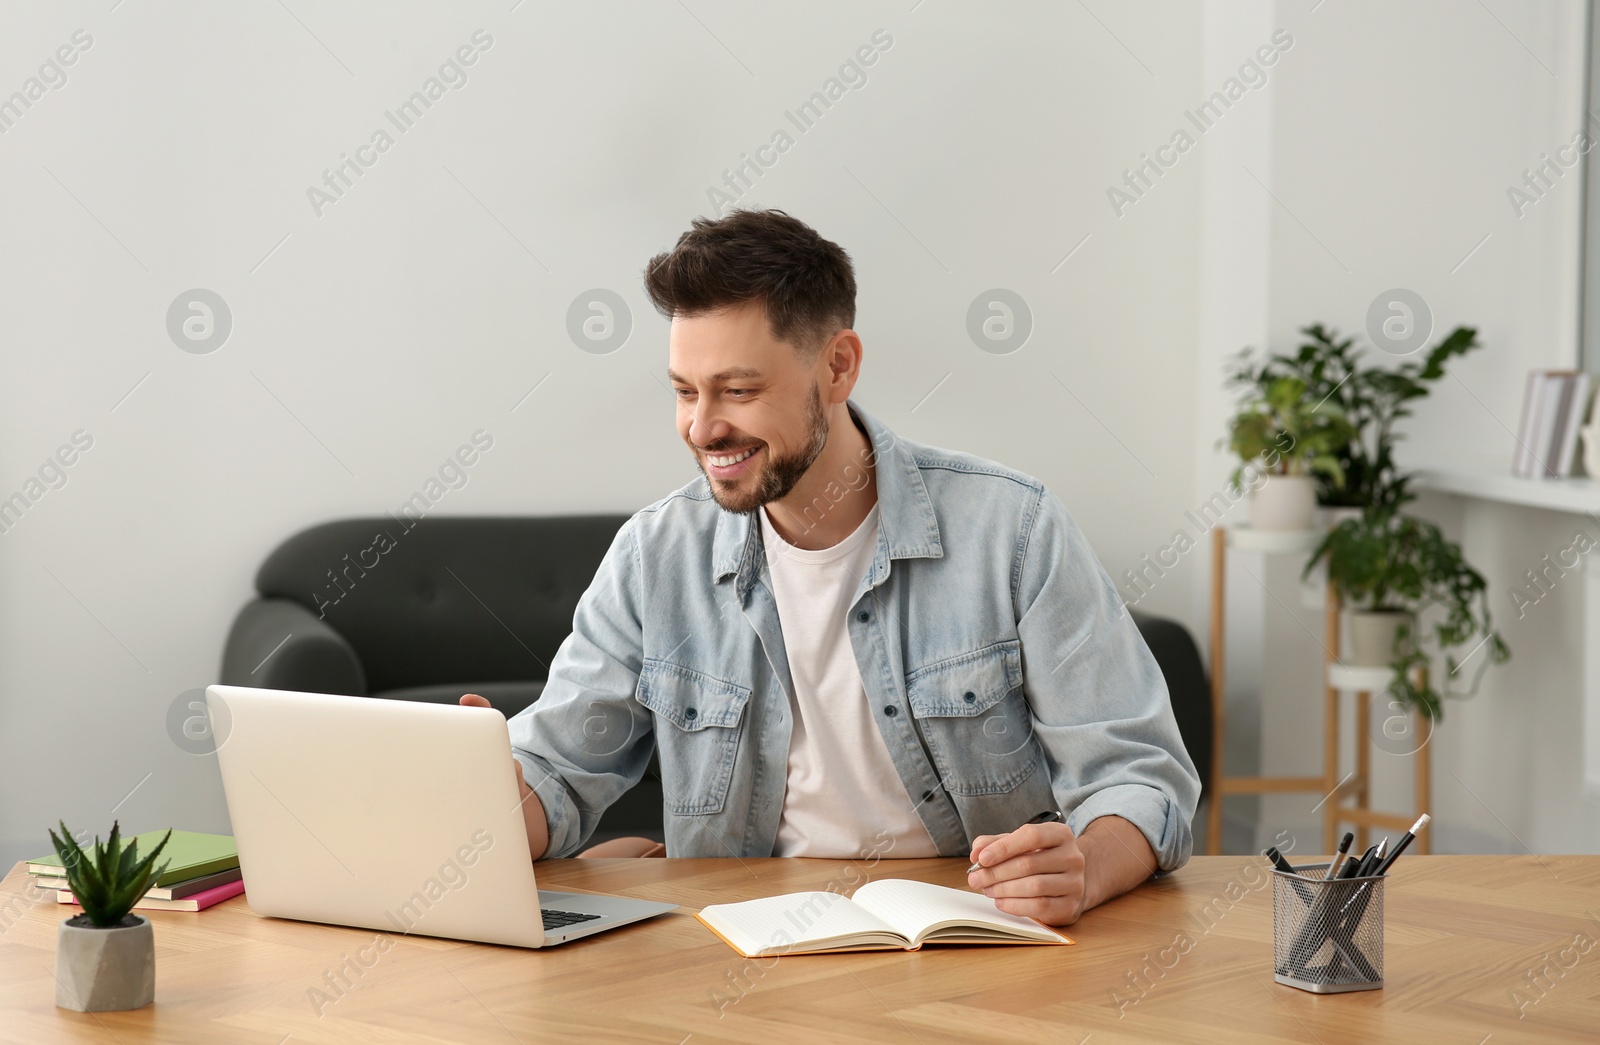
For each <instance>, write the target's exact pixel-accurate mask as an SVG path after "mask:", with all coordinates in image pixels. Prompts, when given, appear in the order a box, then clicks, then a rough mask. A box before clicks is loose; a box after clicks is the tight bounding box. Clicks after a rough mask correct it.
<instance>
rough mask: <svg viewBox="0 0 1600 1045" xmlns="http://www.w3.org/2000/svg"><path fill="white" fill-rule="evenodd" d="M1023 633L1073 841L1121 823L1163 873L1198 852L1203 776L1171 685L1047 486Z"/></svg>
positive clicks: (1030, 690) (1028, 539) (1031, 695)
mask: <svg viewBox="0 0 1600 1045" xmlns="http://www.w3.org/2000/svg"><path fill="white" fill-rule="evenodd" d="M1020 547H1021V549H1022V550H1021V564H1020V569H1019V570H1018V572H1017V577H1018V582H1017V594H1016V608H1017V631H1018V634H1019V636H1020V638H1021V641H1022V657H1023V674H1024V686H1025V689H1026V693H1027V696H1028V701H1029V704H1030V706H1031V709H1032V712H1033V716H1034V726H1035V732H1036V735H1037V737H1038V739H1039V741H1040V743H1041V744H1042V746H1043V748H1044V752H1045V756H1046V758H1047V759H1048V762H1049V766H1050V780H1051V788H1052V790H1053V792H1054V794H1055V797H1056V800H1057V801H1058V802H1059V803H1060V804H1061V810H1062V812H1064V813H1066V814H1067V824H1068V826H1070V827H1071V828H1072V830H1073V832H1074V834H1078V835H1081V834H1082V833H1083V831H1084V829H1085V828H1087V827H1088V826H1089V824H1090V823H1092V822H1093V821H1094V820H1096V819H1098V818H1099V817H1102V816H1120V817H1122V818H1123V819H1125V820H1127V821H1128V822H1130V823H1132V824H1133V825H1134V826H1135V827H1137V828H1138V829H1139V831H1140V832H1141V833H1142V834H1143V835H1144V837H1145V839H1146V841H1148V842H1149V843H1150V848H1151V849H1152V850H1153V851H1154V852H1155V855H1156V860H1157V861H1158V864H1159V867H1160V869H1161V870H1163V871H1170V870H1173V869H1175V868H1177V867H1181V866H1182V865H1183V864H1184V863H1185V862H1186V861H1187V860H1188V859H1189V855H1190V852H1191V851H1192V849H1193V845H1194V840H1193V835H1192V833H1191V828H1190V822H1191V820H1192V819H1193V818H1194V812H1195V807H1196V805H1197V804H1198V803H1199V800H1200V777H1199V774H1198V773H1197V772H1196V771H1195V767H1194V762H1193V760H1192V759H1190V757H1189V753H1188V751H1187V750H1186V749H1185V748H1184V745H1183V739H1182V737H1181V736H1180V735H1179V733H1178V723H1177V720H1176V719H1175V718H1174V717H1173V714H1172V704H1171V700H1170V698H1169V697H1168V694H1167V684H1166V680H1165V679H1164V678H1163V677H1162V674H1161V669H1160V667H1159V666H1158V665H1157V664H1156V660H1155V657H1154V656H1153V655H1152V654H1151V652H1150V649H1149V647H1148V646H1146V645H1145V642H1144V638H1143V636H1141V635H1140V634H1139V629H1138V627H1137V626H1136V625H1135V624H1134V621H1133V618H1132V617H1131V616H1130V615H1129V614H1128V612H1127V610H1126V608H1125V607H1124V606H1123V603H1122V600H1121V599H1120V598H1119V597H1118V595H1117V591H1116V587H1115V586H1114V585H1113V584H1112V582H1111V578H1110V577H1109V576H1108V575H1107V574H1106V571H1105V569H1104V567H1102V566H1101V565H1100V561H1099V559H1097V558H1096V557H1095V554H1094V551H1093V549H1092V548H1090V547H1089V542H1088V540H1087V539H1086V538H1085V537H1084V535H1083V532H1082V531H1081V530H1080V529H1079V528H1078V525H1077V523H1076V522H1074V521H1073V519H1072V516H1071V515H1070V513H1068V511H1067V509H1066V506H1065V505H1063V504H1062V503H1061V501H1060V499H1059V498H1057V497H1056V496H1055V495H1054V494H1052V493H1050V492H1049V491H1048V490H1047V489H1043V488H1041V490H1040V493H1039V500H1038V502H1037V504H1036V505H1035V511H1034V513H1033V517H1032V519H1031V521H1030V523H1029V525H1028V528H1027V532H1026V533H1025V535H1024V536H1023V538H1022V543H1021V545H1020Z"/></svg>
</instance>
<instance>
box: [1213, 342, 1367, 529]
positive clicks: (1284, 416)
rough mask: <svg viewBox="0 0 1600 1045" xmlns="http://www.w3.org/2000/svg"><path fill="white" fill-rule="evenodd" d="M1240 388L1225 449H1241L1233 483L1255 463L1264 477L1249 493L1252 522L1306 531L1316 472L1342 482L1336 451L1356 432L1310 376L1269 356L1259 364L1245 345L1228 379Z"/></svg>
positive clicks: (1261, 526) (1314, 496)
mask: <svg viewBox="0 0 1600 1045" xmlns="http://www.w3.org/2000/svg"><path fill="white" fill-rule="evenodd" d="M1229 384H1231V385H1234V386H1237V387H1240V388H1242V389H1243V394H1242V395H1241V397H1240V400H1239V404H1238V410H1237V412H1236V413H1235V414H1234V416H1233V420H1232V421H1230V422H1229V425H1228V448H1229V449H1230V450H1232V451H1233V452H1234V453H1235V454H1237V455H1238V456H1239V460H1240V465H1239V467H1237V468H1235V469H1234V472H1233V482H1234V485H1235V486H1238V484H1239V482H1240V479H1241V477H1243V475H1244V473H1245V471H1246V470H1247V469H1249V470H1258V471H1261V472H1263V473H1264V474H1265V477H1266V481H1265V482H1264V483H1263V484H1261V485H1259V486H1258V487H1256V489H1255V490H1254V492H1253V494H1252V495H1251V499H1250V527H1251V528H1252V529H1256V530H1308V529H1310V528H1311V519H1312V516H1313V514H1314V513H1315V511H1316V506H1317V493H1316V491H1317V482H1318V480H1319V478H1320V479H1321V480H1323V481H1325V482H1328V483H1332V484H1333V485H1335V486H1339V485H1342V484H1343V483H1344V468H1343V465H1341V464H1340V461H1339V458H1338V453H1339V451H1340V450H1341V449H1342V448H1343V447H1345V446H1346V445H1348V444H1349V443H1350V442H1351V440H1352V439H1353V438H1354V437H1355V430H1354V429H1353V428H1352V427H1351V426H1350V422H1349V421H1348V420H1346V419H1345V417H1344V414H1343V412H1342V411H1341V409H1340V408H1339V406H1338V404H1336V403H1333V402H1331V401H1330V400H1328V399H1327V397H1323V398H1322V399H1320V400H1319V399H1317V398H1313V397H1312V396H1311V395H1310V394H1309V392H1308V389H1307V385H1306V382H1305V381H1304V380H1303V379H1302V378H1300V377H1298V376H1295V375H1292V374H1285V373H1281V372H1279V370H1278V368H1277V367H1275V365H1274V364H1273V363H1272V361H1271V360H1270V359H1269V360H1268V361H1267V362H1266V363H1264V364H1263V365H1262V366H1260V367H1257V366H1255V365H1254V364H1253V363H1252V362H1251V359H1250V352H1249V350H1248V349H1246V350H1245V352H1243V353H1242V354H1241V355H1240V357H1239V362H1238V365H1237V367H1236V369H1235V370H1234V372H1233V374H1232V375H1231V376H1230V378H1229Z"/></svg>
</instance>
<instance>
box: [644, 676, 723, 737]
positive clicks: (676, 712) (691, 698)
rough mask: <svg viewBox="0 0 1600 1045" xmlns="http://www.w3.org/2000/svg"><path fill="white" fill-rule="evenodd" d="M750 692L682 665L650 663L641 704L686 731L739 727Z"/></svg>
mask: <svg viewBox="0 0 1600 1045" xmlns="http://www.w3.org/2000/svg"><path fill="white" fill-rule="evenodd" d="M749 702H750V690H749V688H748V687H745V686H735V685H734V684H733V683H731V682H723V681H722V680H721V679H718V678H712V677H711V676H710V675H707V674H704V673H703V672H699V671H695V670H694V669H693V668H686V667H683V666H681V665H678V664H670V663H667V662H665V661H654V662H650V661H647V662H646V663H645V667H644V671H643V672H642V673H641V674H640V676H639V703H640V704H643V705H644V706H645V707H647V708H649V709H650V710H651V711H653V712H655V713H656V714H657V715H660V716H661V717H662V718H664V719H666V720H667V721H669V722H671V723H672V724H673V725H674V726H677V727H678V728H679V729H681V730H684V731H686V732H691V733H692V732H696V731H698V730H702V729H705V728H707V727H708V726H716V727H722V728H727V727H729V726H737V725H738V724H739V716H740V715H742V714H744V706H745V705H746V704H748V703H749Z"/></svg>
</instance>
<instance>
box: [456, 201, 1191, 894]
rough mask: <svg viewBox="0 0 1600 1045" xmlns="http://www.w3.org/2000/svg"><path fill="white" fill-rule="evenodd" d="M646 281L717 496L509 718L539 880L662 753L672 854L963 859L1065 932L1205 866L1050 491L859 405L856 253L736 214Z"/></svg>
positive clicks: (1142, 672) (1172, 729) (1143, 654)
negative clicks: (907, 432) (667, 330)
mask: <svg viewBox="0 0 1600 1045" xmlns="http://www.w3.org/2000/svg"><path fill="white" fill-rule="evenodd" d="M645 285H646V288H647V289H648V291H649V294H650V297H651V300H652V301H653V302H654V304H655V305H656V307H657V308H658V309H659V310H660V311H661V312H662V313H663V314H664V315H666V316H668V317H669V318H670V319H671V324H672V325H671V334H670V337H669V342H668V361H669V365H668V369H667V376H668V378H669V379H670V381H671V383H672V387H673V394H674V396H675V397H676V398H677V424H678V434H679V436H680V437H681V438H682V439H683V440H684V442H685V443H687V444H688V446H689V449H690V451H691V452H692V453H693V454H694V457H695V460H696V461H697V462H698V463H699V465H700V468H701V471H702V473H703V475H702V476H700V477H697V478H696V479H695V480H694V481H693V482H691V483H689V484H688V485H686V486H684V487H683V488H682V489H680V490H677V491H675V492H674V493H672V494H670V495H668V496H667V497H665V498H663V499H661V500H659V501H657V502H655V503H654V504H652V505H650V506H649V507H647V508H644V509H643V510H641V511H639V512H637V513H636V514H635V515H633V516H632V517H631V518H630V519H629V520H628V522H627V523H625V524H624V525H623V527H622V528H621V530H620V531H619V532H618V533H617V536H616V539H615V540H614V541H613V543H612V545H611V547H610V549H609V551H608V552H607V553H606V556H605V559H604V561H603V562H602V563H601V565H600V568H599V570H598V571H597V573H596V575H595V579H594V582H593V584H591V585H590V587H589V589H588V590H587V591H586V592H585V593H584V595H583V596H582V598H581V599H580V600H579V602H578V608H577V612H576V613H575V615H574V618H573V631H572V634H571V635H570V636H569V637H568V638H567V639H566V641H565V642H563V643H562V645H561V647H560V649H559V650H558V652H557V654H556V656H555V659H554V661H553V662H552V663H551V665H550V679H549V682H548V683H547V684H546V686H545V689H544V692H543V694H542V696H541V697H540V699H539V700H538V701H537V702H535V703H534V704H533V705H532V706H530V707H529V708H528V709H527V710H525V711H523V712H522V713H521V714H519V715H517V716H516V717H514V718H513V719H512V720H511V722H510V726H511V737H512V748H513V751H512V754H513V756H514V759H515V761H516V771H517V779H518V781H519V784H520V785H521V788H522V791H523V795H524V802H523V809H524V811H525V817H526V821H527V825H528V842H529V849H530V853H531V855H532V856H533V857H534V858H535V859H537V858H539V857H541V856H558V857H559V856H570V855H573V854H574V853H576V852H577V851H578V849H579V848H580V847H581V846H582V845H583V844H584V843H585V841H586V840H587V839H588V838H589V836H590V835H591V833H592V832H593V831H594V828H595V825H596V823H597V821H598V820H599V817H600V815H601V813H603V812H604V811H605V809H606V808H607V806H609V805H610V804H611V803H612V802H613V801H615V800H616V798H617V797H618V796H619V795H621V794H622V793H623V792H624V791H626V790H627V789H628V788H629V787H631V786H632V785H633V784H635V783H636V782H637V781H638V780H639V779H640V777H641V776H642V775H643V773H644V771H645V768H646V765H647V764H648V761H649V758H650V754H651V751H652V749H653V748H654V749H656V750H658V751H659V754H660V765H661V778H662V784H663V788H664V792H665V820H666V849H667V851H668V853H669V854H670V855H673V856H769V855H777V856H819V857H835V858H857V857H863V856H867V855H868V854H869V853H870V854H874V855H878V856H893V857H916V856H935V855H943V856H956V855H961V856H963V857H965V858H968V859H971V860H972V861H974V862H975V863H978V864H981V865H982V866H981V868H980V869H979V870H976V871H974V872H972V873H971V875H970V876H969V883H970V884H971V885H972V887H973V888H975V889H980V890H982V891H983V892H984V893H985V894H986V895H988V896H991V897H993V898H994V900H995V904H996V906H997V907H998V908H999V909H1001V910H1003V911H1008V912H1011V913H1014V914H1020V915H1028V916H1032V917H1036V918H1039V919H1040V920H1042V921H1045V922H1048V923H1050V924H1055V925H1067V924H1070V923H1072V922H1073V921H1075V920H1076V919H1077V918H1078V916H1079V915H1080V914H1081V913H1082V912H1083V911H1085V910H1087V909H1088V908H1090V907H1093V906H1094V905H1096V904H1098V903H1100V902H1102V901H1104V900H1107V899H1110V898H1111V897H1114V896H1117V895H1120V894H1121V893H1123V892H1125V891H1127V890H1128V889H1130V888H1132V887H1133V886H1135V885H1137V884H1138V883H1139V882H1141V881H1143V880H1145V879H1146V878H1148V877H1149V876H1150V875H1151V874H1152V873H1153V872H1154V871H1156V870H1157V869H1158V868H1159V869H1163V870H1171V869H1173V868H1175V867H1178V866H1180V865H1181V864H1183V863H1184V862H1185V861H1186V860H1187V859H1188V857H1189V852H1190V848H1191V844H1192V839H1191V836H1190V827H1189V822H1190V819H1191V817H1192V816H1193V815H1194V810H1195V804H1196V802H1197V800H1198V795H1199V780H1198V777H1197V775H1196V773H1195V769H1194V765H1193V763H1192V762H1191V761H1190V759H1189V756H1188V754H1187V752H1186V751H1185V750H1184V748H1183V743H1182V741H1181V739H1180V738H1179V735H1178V730H1177V725H1176V722H1175V721H1174V719H1173V715H1172V710H1171V707H1170V705H1169V701H1168V696H1167V690H1166V685H1165V683H1164V681H1163V679H1162V676H1161V673H1160V671H1159V669H1158V668H1157V666H1156V663H1155V660H1154V658H1153V657H1152V656H1151V654H1150V652H1149V649H1148V648H1147V647H1146V646H1145V644H1144V642H1143V639H1142V638H1141V637H1140V635H1139V632H1138V630H1137V629H1136V627H1135V626H1134V624H1133V622H1132V620H1131V618H1130V617H1128V616H1127V614H1126V613H1124V612H1123V611H1122V607H1121V605H1120V602H1119V599H1118V597H1117V594H1116V589H1115V587H1114V586H1113V584H1112V583H1111V580H1110V578H1109V577H1107V575H1106V573H1105V571H1104V569H1103V568H1102V567H1101V566H1100V565H1099V562H1098V560H1096V558H1095V556H1094V554H1093V552H1092V551H1091V549H1090V548H1089V545H1088V543H1087V541H1086V540H1085V539H1084V537H1083V534H1082V533H1081V532H1080V531H1079V529H1078V528H1077V526H1076V524H1075V523H1074V522H1073V521H1072V518H1071V516H1069V515H1068V513H1067V511H1066V509H1065V507H1064V506H1063V505H1062V504H1061V502H1060V501H1059V500H1058V499H1057V498H1056V497H1055V496H1053V495H1052V494H1050V493H1049V492H1048V491H1047V490H1046V489H1045V487H1044V485H1043V484H1042V483H1040V482H1039V481H1038V480H1036V479H1033V478H1031V477H1029V476H1027V475H1024V474H1022V473H1020V472H1016V471H1013V470H1011V469H1008V468H1005V467H1002V466H1001V465H998V464H995V463H993V462H991V461H986V460H983V459H981V458H978V457H973V456H971V455H968V454H963V453H957V452H953V451H947V450H941V449H938V448H935V447H931V446H926V445H923V444H921V443H916V442H912V441H910V440H906V439H898V438H897V437H896V436H895V435H894V433H893V432H891V431H890V430H889V429H887V428H886V427H884V425H883V424H882V423H881V422H879V421H877V420H876V419H875V418H873V417H871V416H870V415H869V414H867V413H866V412H865V411H864V410H862V409H861V407H860V406H859V405H858V404H856V403H854V402H853V401H851V400H850V398H849V396H850V392H851V390H852V389H853V388H854V387H855V383H856V379H857V377H858V376H859V374H860V366H861V358H862V345H861V338H860V337H859V336H858V335H857V334H856V332H855V331H854V330H852V329H851V326H852V324H853V323H854V322H855V291H856V286H855V277H854V274H853V271H852V266H851V263H850V259H849V257H848V255H846V254H845V252H844V251H843V250H841V249H840V248H839V247H838V246H837V245H835V244H833V243H831V242H829V241H827V240H824V239H822V238H821V237H820V236H818V235H817V234H816V233H815V232H814V231H813V230H812V229H810V228H809V227H808V226H806V225H805V224H803V223H801V222H799V221H797V220H795V219H794V218H792V217H790V216H789V215H787V214H785V213H783V212H782V211H777V210H768V211H735V212H733V213H731V214H729V215H728V216H727V217H724V218H721V219H718V220H709V219H696V220H695V221H694V227H693V228H692V229H691V230H690V231H689V232H686V233H684V234H683V235H682V236H681V237H680V238H679V240H678V243H677V246H676V247H675V248H674V249H673V250H672V251H671V252H668V253H665V254H661V255H658V256H657V257H655V258H652V259H651V261H650V263H649V265H648V267H647V268H646V271H645ZM462 702H463V703H473V704H478V703H486V702H485V701H482V698H474V697H473V696H472V695H468V696H466V697H463V698H462ZM1055 809H1059V810H1061V811H1062V812H1064V813H1066V817H1065V822H1055V823H1041V824H1028V823H1027V821H1028V820H1029V819H1030V818H1031V817H1033V816H1034V814H1037V813H1038V812H1039V811H1040V810H1055ZM1019 825H1022V826H1019Z"/></svg>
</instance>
